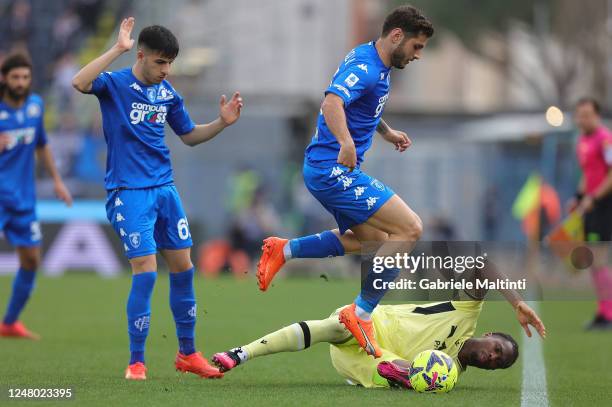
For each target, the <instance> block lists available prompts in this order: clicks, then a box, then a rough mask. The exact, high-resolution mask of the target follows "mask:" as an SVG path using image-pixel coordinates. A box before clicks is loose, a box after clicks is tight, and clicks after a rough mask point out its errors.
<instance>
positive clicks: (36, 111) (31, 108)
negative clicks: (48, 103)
mask: <svg viewBox="0 0 612 407" xmlns="http://www.w3.org/2000/svg"><path fill="white" fill-rule="evenodd" d="M40 113H41V112H40V106H38V105H37V104H36V103H31V104H29V105H28V108H27V109H26V116H28V117H39V116H40Z"/></svg>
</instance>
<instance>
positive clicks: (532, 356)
mask: <svg viewBox="0 0 612 407" xmlns="http://www.w3.org/2000/svg"><path fill="white" fill-rule="evenodd" d="M528 304H529V306H530V307H531V308H533V310H534V311H536V312H538V303H537V302H536V301H528ZM531 331H532V333H533V335H532V337H531V338H529V337H528V336H527V334H525V332H524V331H523V335H522V337H523V340H522V350H521V353H522V354H523V386H522V391H521V407H531V406H537V407H541V406H545V407H546V406H548V389H547V386H546V366H545V365H544V356H543V352H542V338H540V336H539V335H538V333H537V332H534V329H533V328H532V329H531Z"/></svg>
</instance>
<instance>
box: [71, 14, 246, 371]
mask: <svg viewBox="0 0 612 407" xmlns="http://www.w3.org/2000/svg"><path fill="white" fill-rule="evenodd" d="M133 27H134V18H132V17H130V18H128V19H124V20H123V22H122V23H121V26H120V29H119V37H118V40H117V43H116V44H115V45H114V46H113V47H112V48H111V49H109V50H108V51H107V52H106V53H104V54H102V55H101V56H100V57H98V58H97V59H95V60H93V61H92V62H90V63H89V64H88V65H86V66H85V67H84V68H83V69H81V71H80V72H78V73H77V74H76V75H75V76H74V78H73V86H74V87H75V88H76V89H77V90H78V91H80V92H83V93H91V94H94V95H96V96H97V98H98V100H99V102H100V108H101V110H102V120H103V127H104V137H105V139H106V143H107V145H108V159H107V172H106V180H105V183H106V190H107V194H108V195H107V203H106V209H107V216H108V220H109V221H110V222H111V224H112V225H113V228H114V229H115V231H116V232H117V234H118V235H119V238H120V239H121V241H122V242H123V246H124V249H125V253H126V255H127V257H128V259H129V261H130V264H131V267H132V273H133V276H132V289H131V291H130V294H129V297H128V301H127V319H128V333H129V339H130V352H131V357H130V362H129V365H128V368H127V369H126V373H125V377H126V379H133V380H144V379H146V367H145V358H144V351H145V342H146V338H147V334H148V332H149V323H150V315H151V310H150V300H151V295H152V293H153V287H154V285H155V280H156V276H157V261H156V253H157V251H158V250H159V252H160V253H161V255H162V256H163V257H164V259H165V260H166V262H167V263H168V267H169V269H170V307H171V309H172V314H173V315H174V320H175V323H176V334H177V337H178V342H179V351H178V353H177V355H176V360H175V366H176V368H177V369H178V370H180V371H183V372H192V373H195V374H197V375H199V376H201V377H207V378H210V377H221V376H222V373H220V372H219V371H218V369H216V368H214V367H212V366H210V365H209V364H208V362H207V361H206V359H204V358H203V357H202V354H201V353H200V352H196V350H195V344H194V337H195V334H194V333H195V323H196V299H195V294H194V290H193V276H194V267H193V264H192V262H191V257H190V250H191V246H192V241H191V235H190V232H189V225H188V223H187V217H186V216H185V211H184V210H183V207H182V204H181V201H180V198H179V195H178V192H177V190H176V187H175V186H174V182H173V176H172V167H171V163H170V151H169V150H168V147H167V146H166V145H165V143H164V125H165V123H166V121H167V122H168V124H169V125H170V127H172V129H173V130H174V132H175V133H176V134H177V135H178V136H180V138H181V140H182V142H183V143H185V144H186V145H189V146H195V145H197V144H200V143H203V142H206V141H208V140H211V139H212V138H213V137H215V136H216V135H217V134H219V133H220V132H221V131H222V130H223V129H224V128H225V127H227V126H229V125H231V124H233V123H234V122H236V121H237V120H238V118H239V117H240V111H241V108H242V106H243V103H242V98H241V97H240V94H239V93H238V92H236V93H234V95H233V96H232V98H231V100H229V101H226V98H225V95H223V96H222V97H221V100H220V104H219V109H220V114H219V117H218V118H217V119H216V120H214V121H212V122H210V123H208V124H200V125H196V124H195V123H194V122H193V121H192V120H191V118H190V117H189V114H188V113H187V110H186V109H185V107H184V105H183V98H182V97H181V96H180V95H179V94H178V92H177V91H176V90H175V89H174V88H173V87H172V85H171V84H170V83H169V82H168V81H167V80H166V78H167V77H168V75H169V73H170V67H171V64H172V62H173V61H174V59H175V58H176V56H177V55H178V52H179V44H178V41H177V39H176V37H175V36H174V35H173V34H172V33H171V32H170V31H169V30H168V29H166V28H164V27H161V26H157V25H155V26H150V27H146V28H144V29H143V30H142V31H141V32H140V35H139V37H138V44H137V49H138V51H137V54H136V62H135V64H134V65H133V66H132V67H127V68H124V69H120V70H117V71H113V72H104V70H106V69H107V67H108V66H109V65H110V64H111V63H112V62H113V61H115V60H116V59H117V58H118V57H119V56H120V55H122V54H123V53H125V52H128V51H129V50H130V49H132V46H133V45H134V40H133V39H132V38H131V32H132V29H133Z"/></svg>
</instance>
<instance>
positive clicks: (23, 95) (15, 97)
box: [4, 86, 30, 102]
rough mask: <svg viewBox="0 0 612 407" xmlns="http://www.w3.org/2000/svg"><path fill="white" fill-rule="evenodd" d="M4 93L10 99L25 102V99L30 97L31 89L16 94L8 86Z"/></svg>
mask: <svg viewBox="0 0 612 407" xmlns="http://www.w3.org/2000/svg"><path fill="white" fill-rule="evenodd" d="M4 91H5V92H6V93H5V95H6V96H8V97H9V99H12V100H14V101H16V102H18V101H20V100H23V99H25V98H27V97H28V95H29V94H30V88H29V87H28V88H26V89H24V90H23V91H22V92H15V90H13V89H11V88H9V87H8V86H6V87H5V88H4Z"/></svg>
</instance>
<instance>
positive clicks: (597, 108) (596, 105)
mask: <svg viewBox="0 0 612 407" xmlns="http://www.w3.org/2000/svg"><path fill="white" fill-rule="evenodd" d="M582 105H591V106H593V110H595V113H597V114H598V115H600V114H601V105H600V104H599V101H598V100H597V99H595V98H594V97H590V96H585V97H582V98H580V99H578V102H576V107H578V106H582Z"/></svg>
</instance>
